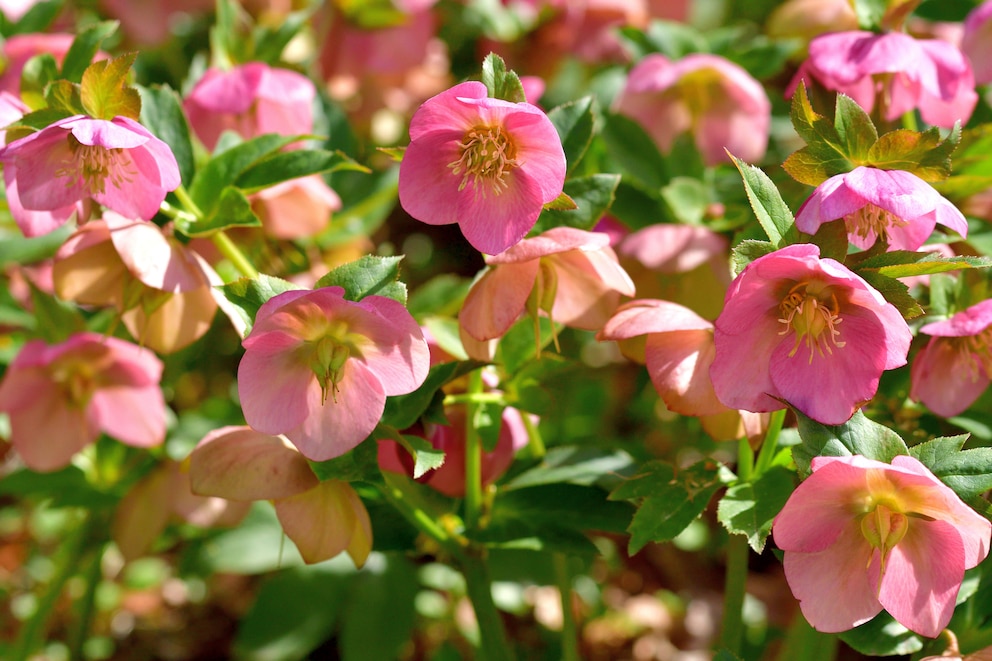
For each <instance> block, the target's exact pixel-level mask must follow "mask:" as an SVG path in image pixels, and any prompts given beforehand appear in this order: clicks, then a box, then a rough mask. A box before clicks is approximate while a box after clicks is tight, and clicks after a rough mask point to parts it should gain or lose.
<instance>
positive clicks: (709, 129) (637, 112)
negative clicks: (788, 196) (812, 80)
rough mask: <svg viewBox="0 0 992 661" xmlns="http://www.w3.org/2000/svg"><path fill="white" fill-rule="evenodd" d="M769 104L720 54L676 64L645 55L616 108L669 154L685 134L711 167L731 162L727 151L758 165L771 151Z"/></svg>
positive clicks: (758, 86) (750, 80) (751, 81)
mask: <svg viewBox="0 0 992 661" xmlns="http://www.w3.org/2000/svg"><path fill="white" fill-rule="evenodd" d="M771 108H772V106H771V102H770V101H769V100H768V96H767V95H766V94H765V90H764V88H763V87H762V86H761V84H760V83H759V82H758V81H757V80H755V79H754V78H752V77H751V75H750V74H749V73H747V71H745V70H744V69H742V68H741V67H739V66H738V65H736V64H734V63H733V62H731V61H729V60H727V59H724V58H722V57H720V56H718V55H708V54H693V55H687V56H686V57H684V58H682V59H681V60H679V61H677V62H672V61H670V60H669V59H668V58H666V57H665V56H664V55H661V54H651V55H648V56H646V57H645V58H644V59H642V60H641V61H640V62H638V63H637V65H636V66H635V67H634V68H633V69H631V71H630V74H629V75H628V78H627V83H626V85H625V86H624V88H623V91H622V92H621V93H620V96H619V97H618V98H617V101H616V103H615V104H614V110H616V112H618V113H620V114H622V115H626V116H628V117H630V118H632V119H634V120H636V121H637V122H638V123H640V125H641V126H642V127H644V130H646V131H647V132H648V134H649V135H650V136H651V137H652V138H654V141H655V142H656V143H657V144H658V147H659V149H661V151H663V152H668V151H669V150H670V149H671V148H672V144H673V143H674V142H675V139H676V138H677V137H678V136H679V135H680V134H681V133H684V132H686V131H688V132H690V133H691V134H692V137H693V139H694V140H695V141H696V148H697V149H698V150H699V152H700V153H701V154H702V156H703V161H704V162H705V163H706V164H707V165H716V164H717V163H728V162H729V161H730V158H729V157H728V156H727V150H729V151H730V152H732V153H733V154H734V155H735V156H737V157H739V158H742V159H744V160H745V161H751V162H754V161H759V160H761V158H762V157H763V156H764V155H765V149H767V147H768V131H769V127H770V126H771V112H772V110H771Z"/></svg>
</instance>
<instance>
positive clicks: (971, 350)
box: [947, 326, 992, 381]
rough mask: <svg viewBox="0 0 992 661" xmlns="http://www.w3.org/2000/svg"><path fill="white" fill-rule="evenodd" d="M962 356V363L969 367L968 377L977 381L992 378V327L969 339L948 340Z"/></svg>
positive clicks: (954, 338)
mask: <svg viewBox="0 0 992 661" xmlns="http://www.w3.org/2000/svg"><path fill="white" fill-rule="evenodd" d="M947 339H948V340H950V341H951V342H953V343H954V349H955V350H956V351H957V352H958V353H959V354H961V358H960V362H961V363H962V364H965V365H967V366H968V377H969V378H970V379H971V381H977V380H978V379H979V377H981V376H982V372H984V373H985V376H986V377H989V376H992V326H989V327H988V328H985V329H984V330H982V331H980V332H979V333H977V334H975V335H970V336H968V337H953V338H947Z"/></svg>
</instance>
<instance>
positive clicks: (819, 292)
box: [778, 282, 846, 363]
mask: <svg viewBox="0 0 992 661" xmlns="http://www.w3.org/2000/svg"><path fill="white" fill-rule="evenodd" d="M779 312H780V313H781V315H782V316H781V317H779V319H778V321H779V323H781V324H784V325H785V328H783V329H782V330H781V331H779V335H787V334H788V333H789V332H794V333H795V338H796V339H795V345H794V346H793V347H792V351H790V352H789V357H790V358H792V357H793V356H795V355H796V354H797V353H798V352H799V346H800V345H803V346H805V347H806V348H807V349H809V362H810V363H812V362H813V355H814V353H818V354H820V356H827V355H833V349H834V348H837V349H840V348H841V347H843V346H844V345H845V344H846V342H842V341H840V340H839V339H838V337H839V336H840V331H839V330H837V326H839V325H840V323H841V322H842V321H844V320H843V319H842V318H841V316H840V304H839V303H838V302H837V296H836V295H835V294H833V293H832V292H831V291H830V288H829V287H824V286H823V285H822V284H821V283H818V282H801V283H799V284H796V285H794V286H793V287H792V288H791V289H790V290H789V292H788V294H786V296H785V298H783V299H782V301H781V303H779Z"/></svg>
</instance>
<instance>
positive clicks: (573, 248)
mask: <svg viewBox="0 0 992 661" xmlns="http://www.w3.org/2000/svg"><path fill="white" fill-rule="evenodd" d="M609 243H610V238H609V236H607V235H606V234H601V233H599V232H586V231H583V230H578V229H575V228H571V227H556V228H554V229H550V230H548V231H547V232H544V233H543V234H541V235H539V236H536V237H533V238H530V239H524V240H523V241H521V242H520V243H518V244H517V245H515V246H513V247H512V248H510V249H509V250H507V251H505V252H503V253H501V254H499V255H495V256H490V257H486V263H487V264H488V265H489V270H487V271H486V273H485V274H484V275H483V276H482V277H481V278H480V279H479V280H478V281H476V283H475V284H474V285H472V288H471V289H470V290H469V293H468V296H467V297H466V298H465V304H464V305H463V306H462V309H461V312H460V313H459V315H458V321H459V323H460V324H461V327H462V328H463V329H464V331H465V332H466V333H468V335H470V336H471V337H473V338H475V339H476V340H479V341H485V340H491V339H493V338H497V337H501V336H502V335H503V333H505V332H506V331H507V330H508V329H509V328H510V326H512V325H513V323H514V322H515V321H516V320H517V318H518V317H519V316H520V315H521V314H522V313H523V312H524V311H525V310H526V311H529V312H530V313H531V314H532V315H533V316H534V317H535V319H536V317H537V316H538V315H539V314H540V315H545V316H547V317H548V318H550V319H551V320H552V321H553V322H556V323H562V324H565V325H566V326H570V327H573V328H582V329H586V330H599V329H600V328H601V327H602V326H603V324H605V323H606V320H607V319H609V318H610V315H612V314H613V312H614V310H616V307H617V305H618V304H619V302H620V296H621V295H624V296H633V295H634V284H633V283H632V282H631V280H630V277H629V276H628V275H627V273H626V272H625V271H624V270H623V269H622V268H620V265H619V264H618V263H617V256H616V253H614V252H613V249H612V248H610V246H609Z"/></svg>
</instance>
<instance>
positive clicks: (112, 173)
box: [55, 134, 137, 196]
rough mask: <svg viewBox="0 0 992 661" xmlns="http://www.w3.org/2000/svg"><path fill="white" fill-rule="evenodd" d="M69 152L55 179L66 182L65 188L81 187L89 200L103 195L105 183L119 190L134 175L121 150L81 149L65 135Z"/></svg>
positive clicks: (125, 154) (128, 160) (71, 137)
mask: <svg viewBox="0 0 992 661" xmlns="http://www.w3.org/2000/svg"><path fill="white" fill-rule="evenodd" d="M69 150H70V151H71V152H72V156H71V157H69V158H67V159H66V160H65V161H63V163H62V167H61V168H60V169H59V170H57V171H56V172H55V176H56V177H59V178H60V179H61V178H65V179H67V182H66V185H67V186H75V185H77V184H79V183H81V184H82V186H83V188H84V189H85V190H86V191H87V192H88V193H89V194H90V195H91V196H93V195H97V194H102V193H106V192H107V182H110V184H111V185H112V186H113V187H114V188H121V187H122V186H124V184H127V183H131V182H133V181H134V176H135V175H136V174H137V170H136V169H135V168H134V164H133V163H132V161H131V159H130V157H129V156H128V154H127V153H126V152H125V150H124V149H121V148H108V147H100V146H98V145H84V144H83V143H81V142H79V140H77V139H76V138H75V136H73V135H72V134H69Z"/></svg>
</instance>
